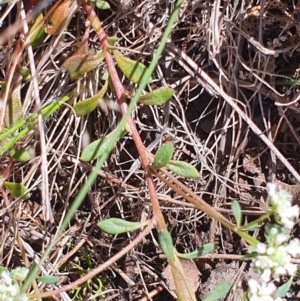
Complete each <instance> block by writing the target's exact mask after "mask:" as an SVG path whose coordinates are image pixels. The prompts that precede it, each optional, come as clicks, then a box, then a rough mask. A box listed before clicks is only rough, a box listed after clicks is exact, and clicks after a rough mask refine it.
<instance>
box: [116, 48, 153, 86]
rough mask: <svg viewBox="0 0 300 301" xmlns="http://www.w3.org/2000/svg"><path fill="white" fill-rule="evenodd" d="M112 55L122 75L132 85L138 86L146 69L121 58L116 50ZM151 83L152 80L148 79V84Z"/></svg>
mask: <svg viewBox="0 0 300 301" xmlns="http://www.w3.org/2000/svg"><path fill="white" fill-rule="evenodd" d="M113 54H114V57H115V60H116V62H117V65H118V66H119V68H120V69H121V71H122V72H123V74H124V75H125V76H126V77H127V78H128V79H129V80H130V81H132V82H133V83H135V84H140V83H141V81H142V79H143V76H144V74H145V72H146V70H147V67H146V66H145V65H144V64H142V63H139V62H137V61H133V60H131V59H129V58H127V57H125V56H123V55H122V54H121V53H120V52H119V51H117V50H114V51H113ZM151 82H152V78H151V77H150V78H149V81H148V83H151Z"/></svg>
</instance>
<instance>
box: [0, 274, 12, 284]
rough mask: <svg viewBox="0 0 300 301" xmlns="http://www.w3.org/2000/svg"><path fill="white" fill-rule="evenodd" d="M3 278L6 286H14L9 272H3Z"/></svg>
mask: <svg viewBox="0 0 300 301" xmlns="http://www.w3.org/2000/svg"><path fill="white" fill-rule="evenodd" d="M1 278H3V280H4V282H5V284H6V285H11V284H12V280H11V278H10V275H9V271H3V272H2V273H1Z"/></svg>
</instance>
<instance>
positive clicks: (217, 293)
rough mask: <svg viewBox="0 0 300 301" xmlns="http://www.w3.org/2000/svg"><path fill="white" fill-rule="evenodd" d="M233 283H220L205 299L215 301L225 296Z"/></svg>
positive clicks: (205, 300)
mask: <svg viewBox="0 0 300 301" xmlns="http://www.w3.org/2000/svg"><path fill="white" fill-rule="evenodd" d="M230 288H231V284H230V282H228V281H223V282H221V283H219V284H218V285H217V286H216V288H215V289H214V290H213V291H212V292H211V293H210V294H209V295H208V296H207V297H206V298H205V299H204V300H203V301H215V300H219V299H221V298H222V297H224V296H225V295H226V294H227V293H228V292H229V290H230Z"/></svg>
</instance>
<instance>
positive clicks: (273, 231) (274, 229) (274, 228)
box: [270, 227, 279, 237]
mask: <svg viewBox="0 0 300 301" xmlns="http://www.w3.org/2000/svg"><path fill="white" fill-rule="evenodd" d="M278 232H279V230H278V228H276V227H272V228H271V230H270V235H272V236H274V237H276V235H277V234H278Z"/></svg>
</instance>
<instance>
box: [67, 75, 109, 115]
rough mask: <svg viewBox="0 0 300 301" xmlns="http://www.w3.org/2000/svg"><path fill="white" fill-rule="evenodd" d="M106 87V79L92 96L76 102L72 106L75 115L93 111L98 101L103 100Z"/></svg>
mask: <svg viewBox="0 0 300 301" xmlns="http://www.w3.org/2000/svg"><path fill="white" fill-rule="evenodd" d="M107 87H108V81H106V82H105V83H104V85H103V87H102V89H101V90H100V91H99V92H98V93H97V94H95V95H94V96H93V97H91V98H88V99H85V100H83V101H80V102H78V103H76V104H75V105H74V106H73V109H74V111H75V112H76V115H77V116H78V117H79V116H83V115H86V114H89V113H91V112H93V111H94V110H95V109H96V108H97V106H98V104H99V102H100V101H103V96H104V94H105V93H106V90H107Z"/></svg>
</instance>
